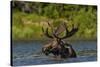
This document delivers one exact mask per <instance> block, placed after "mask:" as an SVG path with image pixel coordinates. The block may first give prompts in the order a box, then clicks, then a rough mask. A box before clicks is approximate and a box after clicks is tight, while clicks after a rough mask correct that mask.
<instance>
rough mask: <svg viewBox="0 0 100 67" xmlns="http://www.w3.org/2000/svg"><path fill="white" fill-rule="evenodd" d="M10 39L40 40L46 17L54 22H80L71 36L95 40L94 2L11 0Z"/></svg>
mask: <svg viewBox="0 0 100 67" xmlns="http://www.w3.org/2000/svg"><path fill="white" fill-rule="evenodd" d="M11 9H12V39H13V40H42V39H46V37H44V35H43V33H42V30H41V28H42V26H43V27H46V26H48V25H47V21H49V22H51V23H52V24H53V25H58V24H59V23H61V22H63V21H65V22H68V24H69V27H70V25H71V24H76V25H77V24H79V31H78V32H77V33H76V34H75V35H73V36H72V37H71V38H69V39H71V40H96V38H97V6H94V5H74V4H59V3H56V4H55V3H42V2H28V1H12V2H11Z"/></svg>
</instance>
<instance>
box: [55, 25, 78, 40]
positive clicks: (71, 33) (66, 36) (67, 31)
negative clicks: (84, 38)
mask: <svg viewBox="0 0 100 67" xmlns="http://www.w3.org/2000/svg"><path fill="white" fill-rule="evenodd" d="M64 27H65V29H66V35H65V36H64V37H58V36H57V35H56V34H54V36H55V37H56V38H59V39H65V38H68V37H71V36H72V35H74V34H75V33H76V32H77V31H78V27H76V28H75V27H74V25H72V30H71V31H69V30H68V29H67V26H66V23H64Z"/></svg>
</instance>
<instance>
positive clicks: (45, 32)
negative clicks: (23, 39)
mask: <svg viewBox="0 0 100 67" xmlns="http://www.w3.org/2000/svg"><path fill="white" fill-rule="evenodd" d="M42 31H43V33H44V35H46V36H47V37H49V38H53V36H51V35H49V33H48V28H46V30H45V31H44V28H43V27H42Z"/></svg>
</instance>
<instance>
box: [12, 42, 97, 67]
mask: <svg viewBox="0 0 100 67" xmlns="http://www.w3.org/2000/svg"><path fill="white" fill-rule="evenodd" d="M71 44H72V46H73V48H74V49H75V51H76V53H77V56H78V57H77V58H67V59H62V60H55V59H53V58H52V57H51V56H45V55H44V54H42V52H41V48H42V47H43V45H44V43H43V42H41V41H28V42H21V41H17V42H16V41H14V42H13V43H12V58H11V59H12V64H13V66H24V65H40V64H57V63H72V62H85V61H96V60H97V42H96V41H76V42H71Z"/></svg>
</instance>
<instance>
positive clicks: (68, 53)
mask: <svg viewBox="0 0 100 67" xmlns="http://www.w3.org/2000/svg"><path fill="white" fill-rule="evenodd" d="M48 24H49V23H48ZM49 26H50V24H49ZM63 26H64V28H65V30H66V35H65V36H63V37H59V36H58V35H59V34H57V32H56V30H57V29H56V30H53V32H52V35H50V34H49V33H48V28H46V30H45V31H44V29H43V28H42V30H43V33H44V34H45V36H47V37H49V38H51V39H53V41H52V42H50V43H48V44H46V45H45V46H43V48H42V52H43V53H44V54H45V55H49V54H50V53H51V54H53V55H54V56H60V57H61V58H73V57H77V55H76V52H75V50H74V49H73V47H72V46H71V45H70V44H68V43H66V42H64V41H63V39H65V38H68V37H71V36H72V35H74V34H75V33H76V32H77V31H78V28H77V27H76V28H75V27H74V26H73V28H72V30H71V31H69V30H68V28H67V26H66V24H65V23H64V24H63ZM50 27H51V26H50Z"/></svg>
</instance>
